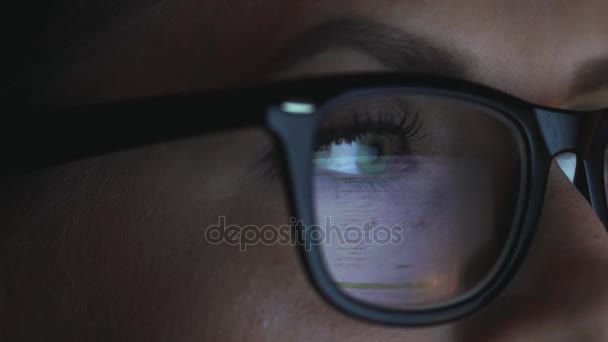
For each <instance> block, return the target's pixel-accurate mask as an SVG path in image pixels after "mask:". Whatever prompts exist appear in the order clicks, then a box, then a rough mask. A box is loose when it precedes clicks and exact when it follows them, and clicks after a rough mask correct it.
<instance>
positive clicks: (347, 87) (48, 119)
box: [0, 73, 608, 326]
mask: <svg viewBox="0 0 608 342" xmlns="http://www.w3.org/2000/svg"><path fill="white" fill-rule="evenodd" d="M397 88H398V89H408V90H409V91H419V92H421V93H424V94H428V95H437V96H446V97H452V98H458V99H460V100H466V101H471V102H472V103H476V104H478V105H482V106H486V107H488V108H491V109H493V111H495V112H498V113H500V114H502V115H503V116H504V118H505V119H506V120H508V121H509V122H510V123H512V124H513V125H514V127H516V129H517V131H518V133H519V135H520V136H521V138H522V139H523V140H522V141H523V143H524V146H525V150H526V155H525V163H526V165H527V167H526V170H525V172H526V174H525V179H524V181H525V182H526V186H525V193H523V194H522V196H523V197H522V198H523V203H521V205H522V212H521V222H518V223H516V224H515V226H514V233H513V235H512V236H513V240H512V242H511V243H509V244H508V245H507V246H506V247H505V252H504V254H503V257H502V260H503V261H502V263H501V264H500V265H498V266H497V271H496V272H495V274H494V276H493V277H492V279H489V280H488V281H487V283H486V285H485V286H484V287H483V288H479V289H478V290H477V291H476V292H475V293H473V294H470V295H469V296H467V297H466V298H463V299H462V300H459V301H457V302H453V303H450V304H448V305H445V306H441V307H436V308H432V309H428V310H411V311H402V310H392V309H391V310H389V309H384V308H378V307H373V306H371V305H368V304H365V303H362V302H359V301H357V300H355V299H353V298H351V297H349V296H347V295H346V294H344V293H343V292H342V291H341V290H340V289H339V288H338V286H337V285H336V284H335V282H334V280H332V279H331V277H330V276H329V274H328V272H327V270H326V267H325V265H324V261H323V258H322V255H321V250H320V246H318V245H316V244H307V242H308V241H312V240H313V238H312V236H311V234H312V232H313V231H312V230H310V229H309V230H305V229H303V228H302V227H298V228H297V231H296V232H295V234H296V235H297V237H298V239H299V241H301V242H302V243H301V244H300V246H299V249H300V255H301V258H302V261H303V264H304V266H305V269H306V270H307V273H308V275H309V278H310V280H311V282H312V283H313V284H314V285H315V287H316V288H317V290H318V291H319V293H320V294H321V295H322V296H323V297H325V299H326V300H327V301H328V302H329V303H331V304H332V305H333V306H334V307H336V308H337V309H339V310H341V311H343V312H345V313H347V314H350V315H352V316H355V317H358V318H361V319H365V320H370V321H374V322H378V323H383V324H389V325H401V326H420V325H429V324H437V323H442V322H447V321H451V320H454V319H457V318H460V317H463V316H465V315H467V314H470V313H472V312H474V311H475V310H477V309H479V308H481V307H482V306H483V305H485V304H487V303H488V302H490V301H491V300H492V299H493V298H494V297H495V296H496V295H497V294H498V293H499V292H500V291H501V290H502V289H503V288H504V287H505V286H506V285H507V284H508V282H509V280H510V279H511V278H512V277H513V275H514V274H515V272H516V271H517V269H518V268H519V265H520V264H521V263H522V261H523V259H524V257H525V254H526V252H527V250H528V247H529V245H530V242H531V240H532V237H533V235H534V232H535V231H536V225H537V222H538V218H539V216H540V212H541V209H542V203H543V197H544V192H545V187H546V183H547V176H548V172H549V168H550V165H551V161H552V158H553V157H555V156H556V155H557V154H559V153H561V152H574V153H576V154H577V156H583V158H581V162H579V163H578V165H577V175H579V176H578V177H577V181H576V182H575V183H576V185H577V187H578V188H579V190H581V192H583V193H584V194H586V196H587V198H588V199H589V201H590V203H591V204H592V205H593V207H594V209H595V211H596V213H597V214H598V216H599V217H600V219H601V220H602V222H603V223H604V224H606V222H607V217H606V216H607V211H608V210H607V208H606V194H605V191H604V186H603V185H604V180H603V158H604V157H603V155H604V150H605V148H606V144H607V143H608V134H607V133H608V110H606V109H603V110H595V111H585V112H583V111H569V110H560V109H555V108H549V107H544V106H538V105H534V104H531V103H529V102H526V101H524V100H521V99H518V98H516V97H514V96H511V95H508V94H506V93H503V92H501V91H498V90H495V89H491V88H488V87H485V86H482V85H478V84H475V83H472V82H467V81H462V80H455V79H448V78H442V77H435V76H429V75H422V74H384V73H381V74H359V75H341V76H327V77H319V78H310V79H305V80H294V81H282V82H275V83H272V84H268V85H263V86H253V87H246V88H241V89H232V90H219V91H211V92H207V93H203V94H187V95H172V96H161V97H150V98H140V99H133V100H126V101H117V102H113V103H105V104H95V105H85V106H78V107H74V108H69V109H57V110H51V111H49V112H44V113H43V112H30V113H15V115H13V116H11V117H9V118H6V119H4V120H3V121H4V123H3V125H2V126H3V127H4V128H5V129H4V132H3V135H2V137H0V146H1V147H0V155H3V156H4V158H3V159H4V165H5V167H4V168H3V170H2V172H1V173H2V174H4V175H9V176H10V175H14V174H18V173H23V172H28V171H31V170H35V169H39V168H42V167H45V166H50V165H54V164H58V163H63V162H68V161H71V160H76V159H81V158H86V157H91V156H95V155H99V154H103V153H109V152H113V151H119V150H123V149H127V148H132V147H136V146H142V145H146V144H153V143H160V142H165V141H171V140H176V139H181V138H186V137H192V136H197V135H201V134H206V133H213V132H217V131H221V130H227V129H235V128H243V127H249V126H262V127H266V128H269V129H270V131H271V132H273V134H274V136H275V137H276V139H277V140H278V141H279V144H280V146H281V147H282V149H283V151H284V157H285V161H286V168H287V169H288V170H289V172H288V173H287V174H288V175H289V177H288V179H285V181H286V182H287V184H286V185H287V186H288V189H290V190H291V196H290V197H291V206H292V211H293V213H294V214H295V216H296V217H297V218H298V219H299V220H301V222H302V223H303V226H311V225H314V224H316V222H315V219H314V208H313V203H312V193H311V192H312V184H311V183H312V160H313V158H312V153H313V146H314V136H315V132H316V125H317V122H318V120H319V117H320V115H322V114H323V113H324V111H323V106H324V105H326V104H328V103H330V102H331V101H332V100H333V99H335V98H338V97H340V96H343V95H345V94H348V93H351V92H355V91H368V90H370V89H397ZM294 102H295V103H302V104H312V105H314V107H315V108H317V110H315V112H314V113H309V115H296V114H294V113H289V112H286V111H285V110H284V108H282V105H283V104H285V103H294ZM211 109H219V110H220V112H221V113H228V114H227V115H222V116H219V117H217V116H215V117H213V119H212V120H211V119H209V118H208V117H205V113H206V112H209V111H210V110H211ZM232 113H234V114H235V115H234V116H232V115H229V114H232ZM596 122H599V123H600V124H599V126H598V125H593V123H596ZM588 127H599V128H598V129H596V130H595V131H594V133H593V134H591V135H590V134H589V129H588ZM58 137H60V138H58ZM581 175H582V176H581ZM598 185H599V187H598Z"/></svg>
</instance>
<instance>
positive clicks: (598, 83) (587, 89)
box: [570, 56, 608, 98]
mask: <svg viewBox="0 0 608 342" xmlns="http://www.w3.org/2000/svg"><path fill="white" fill-rule="evenodd" d="M604 88H608V56H605V57H600V58H596V59H592V60H590V61H588V62H586V63H584V64H583V65H582V66H581V67H579V68H578V70H577V71H575V73H574V78H573V80H572V84H571V87H570V97H571V98H575V97H577V96H580V95H583V94H588V93H592V92H595V91H598V90H601V89H604Z"/></svg>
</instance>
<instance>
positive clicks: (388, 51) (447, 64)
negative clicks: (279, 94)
mask: <svg viewBox="0 0 608 342" xmlns="http://www.w3.org/2000/svg"><path fill="white" fill-rule="evenodd" d="M332 48H349V49H352V50H355V51H361V52H363V53H365V54H367V55H369V56H371V57H374V58H375V59H377V60H378V61H379V62H380V63H382V64H383V65H384V66H385V67H387V68H388V69H390V70H392V71H403V72H421V73H429V74H436V75H441V76H447V77H454V78H461V79H470V78H472V77H471V75H470V73H469V70H470V68H469V65H471V63H470V60H469V58H467V57H468V56H466V55H465V54H464V53H462V52H461V51H457V50H456V49H453V48H452V49H449V48H447V47H445V46H442V45H440V44H439V43H437V42H434V41H432V40H431V39H429V38H427V37H423V36H420V35H417V34H414V33H412V32H409V31H406V30H403V29H400V28H396V27H394V26H390V25H386V24H381V23H377V22H372V21H368V20H364V19H340V20H334V21H331V22H329V23H325V24H322V25H319V26H316V27H314V28H312V29H311V30H309V31H306V32H304V33H302V34H300V35H298V36H296V37H295V38H293V39H291V40H290V41H289V42H288V43H287V44H285V45H284V47H283V48H282V49H280V50H279V52H278V53H277V54H275V55H274V57H273V58H271V59H270V62H269V63H268V67H267V68H262V70H261V72H262V73H265V74H266V75H272V74H277V73H279V72H281V71H285V70H288V69H290V68H292V67H293V66H295V65H297V63H299V62H302V61H305V60H306V59H308V58H311V57H314V56H316V55H318V54H320V53H322V52H324V51H327V50H330V49H332ZM261 76H263V74H262V75H261Z"/></svg>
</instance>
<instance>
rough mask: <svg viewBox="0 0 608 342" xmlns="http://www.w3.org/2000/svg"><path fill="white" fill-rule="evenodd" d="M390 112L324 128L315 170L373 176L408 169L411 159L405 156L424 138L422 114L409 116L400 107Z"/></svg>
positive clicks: (382, 112) (367, 114)
mask: <svg viewBox="0 0 608 342" xmlns="http://www.w3.org/2000/svg"><path fill="white" fill-rule="evenodd" d="M390 110H391V111H386V110H385V111H378V110H376V111H374V112H367V113H366V114H365V117H366V119H365V120H361V118H360V117H361V114H352V115H351V116H346V120H347V124H343V123H337V124H334V125H335V126H329V127H326V128H324V129H321V130H320V132H319V134H318V139H317V140H318V142H317V148H316V149H315V153H314V157H313V164H314V167H315V169H317V170H328V171H335V172H340V173H346V174H359V175H373V174H379V173H382V172H384V171H386V170H387V169H388V168H389V167H393V166H400V167H401V168H403V167H404V166H406V164H407V163H408V161H409V160H410V159H411V158H404V156H407V155H411V153H412V149H413V142H414V141H416V140H419V139H420V138H421V136H419V135H420V131H421V126H422V123H421V122H420V121H419V117H418V113H416V114H414V115H409V113H408V111H406V110H400V111H397V107H390ZM410 117H413V118H411V119H410ZM349 122H350V123H349ZM348 123H349V124H348Z"/></svg>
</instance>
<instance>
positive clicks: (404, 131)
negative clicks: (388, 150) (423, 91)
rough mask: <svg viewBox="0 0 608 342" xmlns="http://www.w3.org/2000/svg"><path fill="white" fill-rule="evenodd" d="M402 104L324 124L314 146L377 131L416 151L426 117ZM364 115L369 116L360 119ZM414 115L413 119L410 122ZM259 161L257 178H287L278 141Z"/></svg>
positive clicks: (405, 150) (405, 149) (404, 149)
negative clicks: (336, 124)
mask: <svg viewBox="0 0 608 342" xmlns="http://www.w3.org/2000/svg"><path fill="white" fill-rule="evenodd" d="M401 107H402V106H399V109H398V108H395V107H392V108H391V113H387V112H383V113H379V114H374V113H372V112H371V111H364V112H362V113H354V115H353V116H352V117H353V120H352V122H351V123H347V124H342V125H341V126H333V127H332V126H328V127H326V128H322V129H320V130H319V134H318V136H319V139H317V142H316V143H315V146H314V150H315V151H319V150H322V149H323V148H327V147H328V146H329V145H330V144H332V143H341V142H345V143H352V142H356V141H358V140H359V139H361V138H362V137H363V136H364V135H365V134H376V135H379V136H384V137H388V138H392V137H394V138H397V139H398V143H399V148H400V152H402V153H411V152H412V151H413V148H412V143H413V142H415V141H419V140H421V139H424V138H425V135H424V134H421V128H422V125H423V121H422V119H420V115H419V114H420V112H419V111H415V112H414V113H413V114H412V113H411V112H410V111H408V110H406V109H405V108H401ZM360 117H363V118H365V119H364V120H360V119H359V118H360ZM410 117H412V119H410V120H409V122H408V119H409V118H410ZM259 163H260V165H259V166H260V168H256V169H257V170H258V171H257V173H256V174H257V176H254V177H255V178H258V179H261V180H263V181H271V180H273V179H286V178H285V177H286V174H285V172H286V170H285V167H286V166H285V162H284V156H283V155H282V151H281V150H280V149H279V148H278V147H277V146H276V145H275V146H273V147H271V149H270V151H269V152H268V153H267V154H266V156H265V157H263V158H262V159H261V160H260V162H259Z"/></svg>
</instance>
